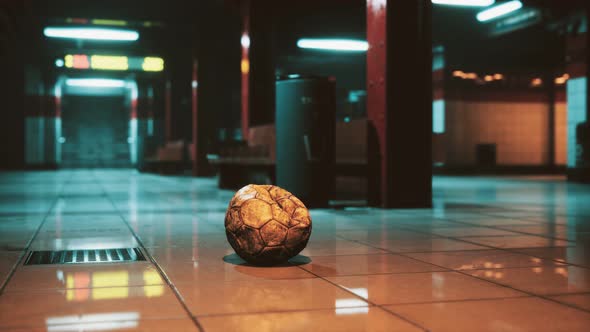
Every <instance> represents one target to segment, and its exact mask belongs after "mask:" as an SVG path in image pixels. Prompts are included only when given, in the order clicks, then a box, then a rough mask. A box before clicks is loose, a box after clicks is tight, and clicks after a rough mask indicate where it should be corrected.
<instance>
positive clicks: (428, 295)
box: [327, 272, 523, 305]
mask: <svg viewBox="0 0 590 332" xmlns="http://www.w3.org/2000/svg"><path fill="white" fill-rule="evenodd" d="M327 279H328V280H330V281H332V282H334V283H336V284H337V285H340V286H342V287H344V288H346V289H348V290H349V291H351V292H353V293H355V294H357V295H359V296H361V297H363V298H365V299H368V300H369V301H370V302H372V303H375V304H379V305H380V304H400V303H419V302H438V301H455V300H468V299H486V298H501V297H515V296H521V295H523V293H521V292H517V291H514V290H511V289H508V288H506V287H502V286H498V285H494V284H492V283H489V282H485V281H482V280H477V279H475V278H471V277H469V276H466V275H463V274H460V273H457V272H431V273H408V274H381V275H369V276H351V277H330V278H327Z"/></svg>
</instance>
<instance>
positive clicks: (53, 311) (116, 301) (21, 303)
mask: <svg viewBox="0 0 590 332" xmlns="http://www.w3.org/2000/svg"><path fill="white" fill-rule="evenodd" d="M72 316H74V317H80V316H82V317H85V321H86V322H102V321H112V320H120V321H124V320H130V318H133V319H131V320H139V319H146V318H158V319H164V318H187V313H186V311H184V310H183V308H182V307H181V305H180V302H178V299H177V298H176V296H175V295H174V294H173V293H172V291H171V290H170V288H169V287H168V286H166V285H154V286H143V287H111V288H93V289H89V288H86V289H69V290H55V291H34V292H6V293H3V294H2V295H1V296H0V329H2V328H5V327H11V326H12V327H24V326H31V327H39V326H45V325H47V324H48V322H49V324H57V323H56V322H64V321H66V322H67V321H68V320H71V319H72Z"/></svg>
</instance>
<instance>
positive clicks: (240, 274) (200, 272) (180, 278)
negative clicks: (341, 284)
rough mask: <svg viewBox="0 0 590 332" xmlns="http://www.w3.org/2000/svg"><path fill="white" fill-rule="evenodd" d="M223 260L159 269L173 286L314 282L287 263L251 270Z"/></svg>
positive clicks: (235, 260) (229, 259)
mask: <svg viewBox="0 0 590 332" xmlns="http://www.w3.org/2000/svg"><path fill="white" fill-rule="evenodd" d="M226 260H227V261H224V260H223V257H219V258H216V259H202V260H199V261H195V262H178V263H170V262H166V263H163V264H161V265H160V266H161V267H162V269H163V270H164V272H165V273H166V275H168V277H169V278H170V279H171V280H172V282H173V283H174V284H197V283H199V282H211V281H218V282H226V281H241V280H278V279H302V278H315V276H314V275H313V274H311V273H309V272H306V271H305V270H303V269H300V268H299V267H297V266H293V265H290V264H287V263H286V264H282V265H279V266H271V267H258V266H252V265H250V264H247V263H246V262H244V261H243V260H242V259H241V258H239V257H238V256H237V255H236V254H233V255H229V256H226Z"/></svg>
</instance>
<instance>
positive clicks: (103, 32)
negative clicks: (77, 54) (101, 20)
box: [43, 27, 139, 41]
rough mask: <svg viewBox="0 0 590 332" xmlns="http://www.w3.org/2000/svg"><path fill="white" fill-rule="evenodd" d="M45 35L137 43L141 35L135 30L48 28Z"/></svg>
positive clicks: (44, 30) (44, 31)
mask: <svg viewBox="0 0 590 332" xmlns="http://www.w3.org/2000/svg"><path fill="white" fill-rule="evenodd" d="M43 34H44V35H45V36H46V37H50V38H67V39H88V40H106V41H136V40H137V39H139V33H137V31H133V30H122V29H107V28H67V27H47V28H45V29H43Z"/></svg>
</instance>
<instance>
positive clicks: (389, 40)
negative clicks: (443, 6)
mask: <svg viewBox="0 0 590 332" xmlns="http://www.w3.org/2000/svg"><path fill="white" fill-rule="evenodd" d="M367 40H368V42H369V50H368V52H367V84H368V87H367V113H368V118H369V121H370V124H371V126H372V129H373V130H372V131H373V132H374V133H375V138H376V141H378V145H379V149H378V154H379V156H378V158H377V159H378V160H379V162H378V165H372V166H371V168H372V170H373V171H376V170H378V171H377V172H378V175H377V180H376V181H374V182H373V183H374V184H375V185H377V187H376V188H371V189H370V190H372V191H373V192H378V193H379V195H378V197H375V199H372V200H371V202H370V203H372V204H378V205H379V206H381V207H384V208H418V207H424V208H426V207H430V206H431V205H432V43H431V3H430V0H418V1H407V0H367Z"/></svg>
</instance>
